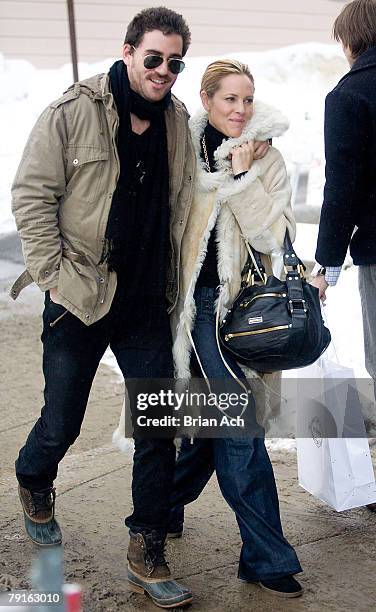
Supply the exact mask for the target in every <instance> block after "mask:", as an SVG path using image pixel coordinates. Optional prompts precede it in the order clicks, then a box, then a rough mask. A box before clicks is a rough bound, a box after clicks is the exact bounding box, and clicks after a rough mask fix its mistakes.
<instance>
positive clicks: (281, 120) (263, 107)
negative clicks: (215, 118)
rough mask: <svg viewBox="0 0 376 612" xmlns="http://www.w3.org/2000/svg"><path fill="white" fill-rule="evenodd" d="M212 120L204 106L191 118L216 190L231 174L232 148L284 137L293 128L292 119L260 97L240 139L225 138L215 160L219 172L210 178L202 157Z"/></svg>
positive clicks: (201, 165) (194, 136)
mask: <svg viewBox="0 0 376 612" xmlns="http://www.w3.org/2000/svg"><path fill="white" fill-rule="evenodd" d="M207 121H208V113H207V112H206V111H205V110H203V109H200V110H199V111H198V112H197V113H196V114H195V115H194V116H193V117H192V118H191V119H190V121H189V127H190V130H191V133H192V139H193V145H194V148H195V152H196V157H197V162H198V167H199V168H200V169H201V170H202V171H203V172H205V175H206V179H207V180H206V181H205V182H206V183H207V182H208V179H209V182H210V183H211V184H212V185H211V187H212V188H213V189H214V188H215V187H217V186H218V185H219V184H221V181H222V180H223V174H224V173H225V174H228V173H231V161H230V160H229V159H228V155H229V153H230V151H231V149H232V148H233V147H235V146H237V145H240V144H243V143H244V142H248V141H249V140H252V139H255V140H268V139H269V138H275V137H277V136H282V134H284V132H286V130H287V129H288V127H289V122H288V119H287V118H286V117H284V116H283V115H282V113H281V112H280V111H279V110H278V109H277V108H275V107H274V106H271V105H270V104H266V103H265V102H261V101H260V100H257V101H256V102H255V103H254V111H253V115H252V117H251V119H250V121H249V122H248V123H247V125H246V126H245V128H244V130H243V132H242V134H241V135H240V136H239V137H238V138H228V139H227V140H224V141H223V142H222V144H221V145H220V146H219V147H218V149H217V150H216V151H215V153H214V159H215V160H216V168H217V170H218V172H213V173H212V174H211V175H210V177H208V176H207V175H208V173H207V172H206V169H205V164H204V162H203V160H202V159H201V138H202V134H203V132H204V129H205V126H206V124H207Z"/></svg>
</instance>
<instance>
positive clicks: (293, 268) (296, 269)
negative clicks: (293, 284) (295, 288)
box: [283, 264, 305, 278]
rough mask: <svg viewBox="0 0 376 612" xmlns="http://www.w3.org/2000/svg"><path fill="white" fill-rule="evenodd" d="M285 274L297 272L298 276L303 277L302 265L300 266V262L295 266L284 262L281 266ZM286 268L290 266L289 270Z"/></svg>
mask: <svg viewBox="0 0 376 612" xmlns="http://www.w3.org/2000/svg"><path fill="white" fill-rule="evenodd" d="M283 268H284V271H285V274H286V275H287V274H299V276H300V278H305V276H304V267H303V266H302V264H298V265H297V266H292V265H290V266H287V265H286V264H284V266H283ZM288 268H291V270H289V269H288Z"/></svg>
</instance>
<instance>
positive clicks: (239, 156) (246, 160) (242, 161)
mask: <svg viewBox="0 0 376 612" xmlns="http://www.w3.org/2000/svg"><path fill="white" fill-rule="evenodd" d="M254 152H255V143H254V140H250V141H249V142H245V143H244V144H242V145H239V146H238V147H234V148H233V149H231V152H230V154H231V164H232V171H233V173H234V176H236V175H237V174H241V172H248V170H249V169H250V167H251V166H252V162H253V160H254Z"/></svg>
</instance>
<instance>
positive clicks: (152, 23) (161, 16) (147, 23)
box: [124, 6, 191, 56]
mask: <svg viewBox="0 0 376 612" xmlns="http://www.w3.org/2000/svg"><path fill="white" fill-rule="evenodd" d="M153 30H160V31H161V32H163V34H178V35H179V36H181V37H182V39H183V52H182V55H183V56H184V55H185V54H186V53H187V51H188V47H189V45H190V44H191V33H190V31H189V27H188V25H187V22H186V21H185V19H184V18H183V16H182V15H179V13H175V11H171V10H170V9H168V8H166V7H165V6H157V7H152V8H147V9H144V10H142V11H140V12H139V13H137V15H135V17H133V19H132V21H131V22H130V24H129V25H128V29H127V33H126V35H125V39H124V44H126V43H128V44H129V45H133V46H134V47H137V46H138V45H139V44H140V42H141V40H142V37H143V35H144V34H145V33H146V32H152V31H153Z"/></svg>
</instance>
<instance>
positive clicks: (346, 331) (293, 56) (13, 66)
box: [0, 43, 367, 450]
mask: <svg viewBox="0 0 376 612" xmlns="http://www.w3.org/2000/svg"><path fill="white" fill-rule="evenodd" d="M231 57H234V58H237V59H240V60H241V61H244V62H246V63H247V64H248V65H249V66H250V68H251V71H252V73H253V75H254V77H255V86H256V93H255V96H256V99H257V98H260V99H261V100H264V101H265V102H269V103H272V104H274V105H275V106H277V107H278V108H279V109H280V110H281V111H282V112H283V113H284V114H285V115H286V116H287V117H288V118H289V120H290V129H289V131H288V132H287V133H286V135H284V136H283V137H282V138H279V139H276V140H275V142H274V144H275V146H277V147H278V148H279V149H280V150H281V152H282V154H283V155H284V157H285V160H286V164H287V167H288V169H289V172H290V174H292V175H293V174H294V172H296V169H298V170H303V171H306V172H308V191H307V205H308V206H320V205H321V198H322V188H323V182H324V150H323V115H324V101H325V96H326V94H327V93H328V91H330V90H331V89H332V88H333V87H334V85H335V84H336V83H337V81H338V80H339V79H340V78H341V76H342V75H343V74H344V73H345V72H346V71H347V70H348V67H347V63H346V60H345V59H344V57H343V54H342V51H341V50H340V48H339V46H337V45H324V44H320V43H307V44H301V45H293V46H289V47H284V48H281V49H274V50H270V51H266V52H260V53H233V54H231ZM114 59H115V58H113V59H106V60H104V61H103V62H100V63H97V64H91V65H89V64H83V63H81V64H80V65H79V74H80V78H81V79H83V78H87V77H89V76H91V75H93V74H96V73H98V72H106V71H107V70H108V68H109V66H110V65H111V64H112V62H113V61H114ZM213 59H214V58H208V57H202V58H188V59H187V62H186V63H187V68H186V70H185V71H184V72H183V73H182V75H180V76H179V78H178V80H177V83H176V84H175V87H174V93H175V94H176V95H177V96H178V97H179V98H181V99H182V100H183V101H184V102H185V104H186V106H187V108H188V110H189V112H190V113H191V114H192V113H194V112H195V110H196V109H197V108H198V107H199V105H200V98H199V90H200V78H201V75H202V73H203V71H204V68H205V67H206V66H207V64H208V63H209V62H210V61H212V60H213ZM71 81H72V77H71V67H70V65H65V66H63V67H62V68H60V69H57V70H37V69H36V68H35V67H34V66H32V65H31V64H30V63H29V62H27V61H26V60H9V59H6V58H5V57H3V56H2V55H0V133H1V134H2V139H1V141H0V163H1V177H0V235H1V234H2V233H7V232H10V231H13V230H14V229H15V224H14V221H13V218H12V215H11V208H10V186H11V182H12V179H13V177H14V175H15V173H16V170H17V165H18V163H19V161H20V158H21V155H22V151H23V147H24V145H25V142H26V140H27V136H28V134H29V132H30V130H31V128H32V126H33V124H34V123H35V121H36V119H37V117H38V115H39V114H40V112H41V111H42V110H43V109H44V107H45V106H47V105H48V103H49V102H51V101H52V100H53V99H56V98H58V97H59V96H60V95H61V93H62V92H63V91H64V90H66V89H67V88H68V87H69V86H70V85H71ZM316 237H317V226H315V225H303V224H299V226H298V234H297V240H296V250H297V253H298V254H299V256H300V257H301V258H303V259H305V260H311V261H312V260H313V259H314V252H315V244H316ZM356 275H357V271H356V269H355V268H354V267H353V266H351V265H350V267H348V269H346V270H344V271H343V273H342V275H341V277H340V281H339V283H338V286H337V287H336V288H335V289H329V290H328V300H327V302H328V304H327V306H326V311H327V318H328V322H329V326H330V329H331V331H332V336H333V340H334V345H335V348H336V353H337V356H338V359H339V361H340V362H341V363H343V364H344V365H349V366H350V367H353V368H354V371H355V373H356V375H357V376H362V377H365V376H367V373H366V371H365V369H364V365H363V362H364V355H363V338H362V327H361V311H360V300H359V294H358V291H357V279H356ZM105 361H106V362H107V363H109V364H110V365H111V366H112V367H114V368H117V366H116V363H115V360H114V358H113V356H112V354H111V353H110V352H109V351H108V352H107V353H106V356H105ZM117 371H118V370H117ZM118 373H119V371H118ZM119 374H120V373H119ZM293 446H294V445H293V444H292V443H291V442H287V443H285V447H284V448H286V450H287V449H288V448H293Z"/></svg>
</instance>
